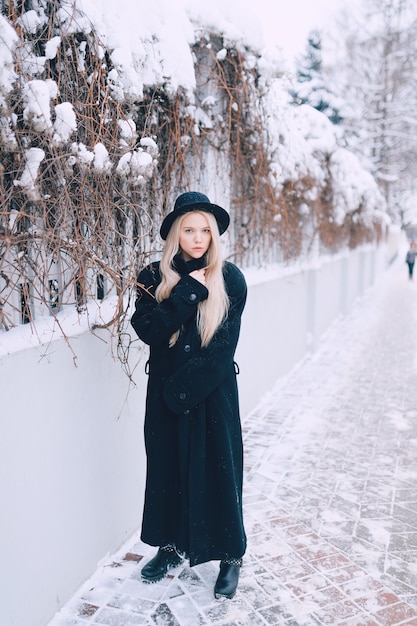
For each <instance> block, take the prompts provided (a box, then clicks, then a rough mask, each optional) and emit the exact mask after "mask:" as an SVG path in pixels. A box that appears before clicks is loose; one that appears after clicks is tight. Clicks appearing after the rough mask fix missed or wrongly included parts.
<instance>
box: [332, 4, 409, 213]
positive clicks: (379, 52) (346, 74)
mask: <svg viewBox="0 0 417 626" xmlns="http://www.w3.org/2000/svg"><path fill="white" fill-rule="evenodd" d="M335 51H336V53H335ZM337 51H338V52H337ZM324 72H325V74H326V76H327V79H328V80H331V81H332V84H333V85H334V88H335V90H336V91H337V93H339V94H340V95H341V96H342V97H343V98H346V100H348V101H349V103H350V115H348V116H345V119H344V125H345V127H346V135H345V136H346V138H347V142H348V145H349V147H350V148H351V149H353V150H354V151H355V152H356V154H358V155H359V156H360V158H361V159H362V161H363V162H364V163H365V165H366V166H367V167H368V169H369V170H370V171H371V172H372V173H373V174H374V176H375V177H376V178H377V180H378V182H379V185H380V188H381V190H382V191H383V194H384V197H385V199H386V202H387V207H388V211H389V213H390V214H391V216H392V217H393V219H394V220H395V221H398V222H401V215H402V203H403V198H404V196H409V195H410V192H415V191H417V189H416V187H417V183H416V181H417V159H416V157H417V133H416V128H417V91H416V88H415V85H416V82H417V16H416V11H415V4H414V0H363V2H362V4H361V5H360V9H358V10H357V11H355V12H352V11H351V10H350V11H349V12H346V13H344V14H343V16H342V19H341V23H340V28H339V29H338V30H337V33H336V36H335V45H334V46H333V48H332V50H331V56H330V57H329V61H328V63H327V66H326V65H325V68H324Z"/></svg>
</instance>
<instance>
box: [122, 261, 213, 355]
mask: <svg viewBox="0 0 417 626" xmlns="http://www.w3.org/2000/svg"><path fill="white" fill-rule="evenodd" d="M156 286H157V281H156V278H155V270H154V269H153V270H151V269H149V268H145V269H144V270H142V271H141V272H140V274H139V276H138V296H137V299H136V303H135V312H134V314H133V316H132V319H131V324H132V326H133V328H134V329H135V331H136V333H137V335H138V337H139V338H140V339H141V340H142V341H143V342H145V343H147V344H148V345H156V344H160V343H164V342H167V341H168V340H169V338H170V337H171V335H172V334H173V333H175V332H176V331H177V330H178V329H179V328H180V327H181V325H182V324H184V322H186V321H187V320H188V319H189V318H190V317H192V316H193V315H195V314H196V311H197V306H198V303H199V302H201V301H202V300H205V299H206V298H207V296H208V291H207V288H206V287H205V286H204V285H202V284H201V283H200V282H199V281H198V280H195V278H193V277H192V276H189V275H188V274H186V275H184V276H182V277H181V279H180V281H179V282H178V283H177V284H176V285H175V287H174V288H173V290H172V292H171V295H170V296H169V298H166V299H165V300H162V302H157V300H156V299H155V288H156Z"/></svg>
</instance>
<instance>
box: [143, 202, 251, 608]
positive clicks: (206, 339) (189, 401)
mask: <svg viewBox="0 0 417 626" xmlns="http://www.w3.org/2000/svg"><path fill="white" fill-rule="evenodd" d="M228 226H229V215H228V213H227V212H226V211H225V210H224V209H222V208H221V207H219V206H217V205H215V204H212V203H211V202H210V200H209V199H208V197H207V196H206V195H204V194H202V193H199V192H195V191H191V192H186V193H184V194H182V195H180V196H179V197H178V198H177V200H176V202H175V206H174V209H173V211H172V212H171V213H169V214H168V215H167V216H166V217H165V219H164V220H163V222H162V225H161V229H160V234H161V237H162V239H164V240H166V243H165V246H164V250H163V254H162V258H161V261H160V262H157V263H153V264H152V265H150V266H148V267H146V268H145V269H143V270H142V271H141V272H140V274H139V276H138V296H137V300H136V308H135V313H134V315H133V317H132V325H133V328H134V329H135V331H136V332H137V334H138V336H139V337H140V339H141V340H142V341H144V342H145V343H146V344H148V345H149V346H150V356H149V379H148V389H147V398H146V415H145V445H146V454H147V476H146V491H145V504H144V511H143V521H142V534H141V537H142V540H143V541H144V542H145V543H147V544H149V545H152V546H155V547H158V551H157V553H156V555H155V557H154V558H153V559H151V560H150V561H149V562H148V563H147V564H146V565H145V566H144V568H143V569H142V579H143V580H144V581H146V582H156V581H158V580H161V579H162V578H163V577H164V576H165V575H166V574H167V572H168V570H169V569H170V568H171V567H175V566H177V565H179V564H180V563H181V562H182V560H183V558H184V557H186V558H188V559H189V561H190V566H191V567H192V566H194V565H197V564H199V563H204V562H206V561H211V560H218V561H220V569H219V574H218V577H217V580H216V583H215V587H214V593H215V596H216V597H217V598H218V597H226V598H233V596H234V595H235V592H236V588H237V585H238V580H239V572H240V566H241V564H242V556H243V554H244V553H245V549H246V536H245V530H244V525H243V517H242V475H243V449H242V433H241V425H240V417H239V404H238V391H237V384H236V371H235V368H236V366H235V363H234V354H235V349H236V344H237V341H238V337H239V331H240V321H241V315H242V312H243V308H244V306H245V301H246V283H245V279H244V277H243V274H242V273H241V271H240V270H239V269H238V268H237V267H236V266H235V265H233V264H232V263H230V262H224V261H222V256H221V246H220V235H222V234H223V233H224V232H225V230H226V229H227V228H228Z"/></svg>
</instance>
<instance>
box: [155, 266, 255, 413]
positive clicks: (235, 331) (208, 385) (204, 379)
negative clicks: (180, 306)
mask: <svg viewBox="0 0 417 626" xmlns="http://www.w3.org/2000/svg"><path fill="white" fill-rule="evenodd" d="M229 266H231V268H232V269H230V268H229V273H231V274H232V276H231V280H230V278H229V285H227V282H228V281H226V285H227V286H228V287H229V288H228V293H229V298H230V307H229V312H228V316H227V319H226V320H225V322H223V324H222V325H221V326H220V327H219V328H218V330H217V331H216V334H215V335H214V337H213V339H212V340H211V342H210V343H209V345H208V346H207V347H205V348H200V349H199V351H198V352H197V354H195V355H194V356H192V357H191V358H190V359H189V360H188V361H187V362H186V363H184V365H182V366H181V367H180V368H178V369H177V370H176V372H175V373H174V374H173V375H172V376H170V377H169V378H168V379H167V380H166V381H165V383H164V387H163V397H164V400H165V402H166V404H167V405H168V408H169V409H170V410H171V411H173V412H174V413H184V412H186V411H189V410H190V409H192V408H193V407H195V406H197V405H198V404H199V403H200V402H202V401H203V400H204V399H205V398H206V397H207V396H209V395H210V394H211V393H212V391H213V390H214V389H215V388H216V387H218V385H220V383H221V382H222V381H223V380H224V378H225V377H226V376H227V374H228V373H229V372H230V368H231V367H233V358H234V354H235V350H236V346H237V341H238V339H239V332H240V322H241V317H242V312H243V309H244V306H245V302H246V295H247V288H246V282H245V279H244V277H243V274H242V273H241V272H240V270H238V268H237V267H236V266H234V265H231V264H229Z"/></svg>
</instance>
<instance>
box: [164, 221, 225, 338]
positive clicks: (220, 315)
mask: <svg viewBox="0 0 417 626" xmlns="http://www.w3.org/2000/svg"><path fill="white" fill-rule="evenodd" d="M193 213H200V214H201V215H203V216H204V217H205V218H206V219H207V222H208V225H209V227H210V232H211V242H210V246H209V249H208V250H207V253H206V259H207V265H206V267H205V270H206V275H205V278H206V287H207V289H208V292H209V295H208V298H207V299H206V300H203V302H200V303H199V304H198V310H197V329H198V333H199V335H200V337H201V345H202V346H203V348H204V347H205V346H207V344H208V343H209V342H210V340H211V339H212V337H213V335H214V333H215V332H216V330H217V329H218V327H219V326H220V324H221V323H222V322H223V320H224V319H225V318H226V316H227V312H228V310H229V298H228V295H227V293H226V287H225V284H224V280H223V260H222V255H221V244H220V234H219V228H218V226H217V222H216V218H215V217H214V215H212V214H211V213H208V212H206V211H193ZM186 215H189V214H188V213H186V214H185V215H182V216H181V217H179V218H178V219H176V220H175V222H174V223H173V225H172V227H171V230H170V231H169V233H168V236H167V238H166V243H165V247H164V250H163V253H162V258H161V263H160V270H161V276H162V280H161V283H160V284H159V285H158V288H157V290H156V293H155V296H156V299H157V301H158V302H161V300H165V299H166V298H168V297H169V295H170V293H171V291H172V290H173V288H174V287H175V285H176V284H177V283H178V281H179V280H180V278H181V276H180V274H178V272H176V271H175V269H174V268H173V266H172V261H173V259H174V256H175V255H176V254H178V253H179V252H181V248H180V244H179V240H180V231H181V225H182V222H183V219H184V218H185V216H186ZM178 336H179V331H177V332H176V333H174V334H173V335H172V337H171V339H170V342H169V345H170V347H172V346H173V345H174V344H175V343H176V341H177V339H178Z"/></svg>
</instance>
